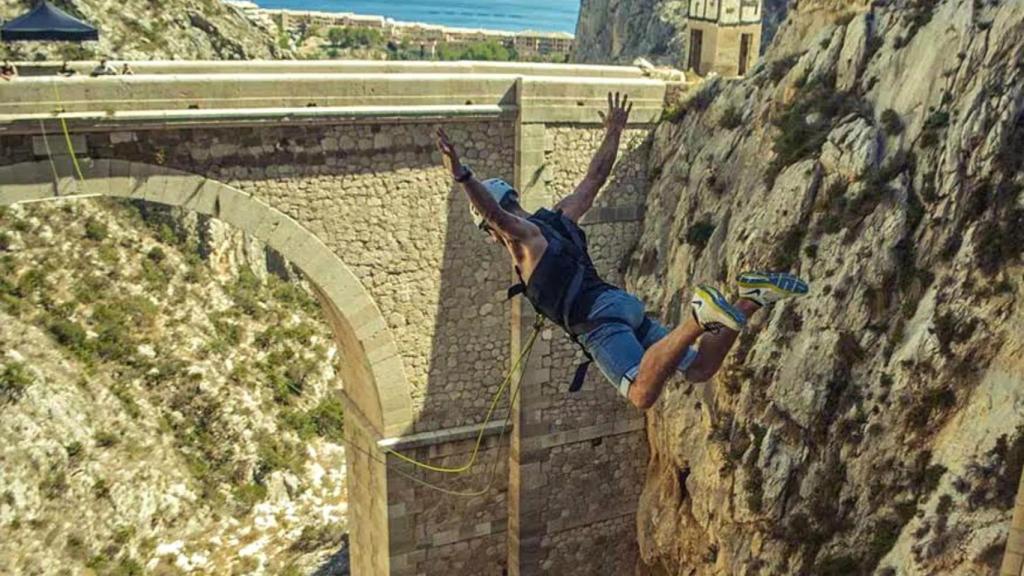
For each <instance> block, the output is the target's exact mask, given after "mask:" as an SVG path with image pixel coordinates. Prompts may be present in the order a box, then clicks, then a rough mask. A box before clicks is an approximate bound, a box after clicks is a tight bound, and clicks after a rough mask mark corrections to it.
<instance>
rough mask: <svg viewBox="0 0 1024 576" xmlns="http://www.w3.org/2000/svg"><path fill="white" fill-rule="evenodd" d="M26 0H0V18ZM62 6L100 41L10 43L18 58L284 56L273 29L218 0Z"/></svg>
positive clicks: (71, 0) (21, 8)
mask: <svg viewBox="0 0 1024 576" xmlns="http://www.w3.org/2000/svg"><path fill="white" fill-rule="evenodd" d="M34 4H35V2H34V1H32V0H0V21H4V20H9V19H11V18H14V17H16V16H18V15H20V14H23V13H24V12H26V11H28V10H29V9H30V8H31V7H32V6H33V5H34ZM54 4H55V5H57V6H58V7H60V8H61V9H62V10H64V11H66V12H68V13H69V14H72V15H74V16H76V17H78V18H82V19H84V20H85V21H87V22H89V23H91V24H92V25H93V26H96V27H97V28H98V29H99V30H100V41H99V43H98V44H97V43H96V42H89V43H86V44H84V45H82V46H78V45H69V44H61V43H52V42H51V43H16V44H10V45H7V46H5V47H4V48H5V49H6V50H7V52H8V55H9V56H10V57H11V58H14V59H18V60H42V59H48V60H61V59H88V58H100V57H107V58H113V59H120V60H160V59H167V60H246V59H260V58H280V57H286V56H287V52H286V51H283V50H281V49H280V48H279V47H278V42H277V32H276V30H270V29H268V28H266V27H264V26H263V25H262V24H260V23H258V22H253V21H250V20H249V19H248V18H246V17H245V16H243V15H242V14H241V13H240V12H238V11H237V10H235V9H234V8H231V7H230V6H227V5H226V4H224V3H223V2H221V1H220V0H163V1H160V2H154V1H151V0H63V1H58V2H55V3H54Z"/></svg>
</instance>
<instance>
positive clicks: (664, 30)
mask: <svg viewBox="0 0 1024 576" xmlns="http://www.w3.org/2000/svg"><path fill="white" fill-rule="evenodd" d="M786 3H787V0H764V2H763V11H764V24H763V26H764V27H763V32H762V37H761V49H762V51H763V50H764V49H765V48H766V47H767V46H768V45H769V44H770V43H771V40H772V37H773V36H774V35H775V31H776V30H777V29H778V27H779V25H780V24H781V23H782V22H783V21H784V20H785V18H786ZM689 4H690V3H689V0H582V1H581V3H580V16H579V20H578V21H577V23H576V48H575V50H574V51H573V61H574V62H580V63H585V64H630V63H631V62H633V60H635V59H636V58H645V59H647V60H650V61H651V62H654V63H655V64H659V65H664V66H674V67H677V68H684V67H685V64H686V42H687V38H686V30H687V28H686V16H687V14H688V12H689Z"/></svg>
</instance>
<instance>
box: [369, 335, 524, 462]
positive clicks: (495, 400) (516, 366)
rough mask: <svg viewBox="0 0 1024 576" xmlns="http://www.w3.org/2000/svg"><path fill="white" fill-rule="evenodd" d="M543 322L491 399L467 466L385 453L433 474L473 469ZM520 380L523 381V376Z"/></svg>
mask: <svg viewBox="0 0 1024 576" xmlns="http://www.w3.org/2000/svg"><path fill="white" fill-rule="evenodd" d="M542 322H543V319H542V317H539V316H538V321H537V322H536V323H535V324H534V328H533V334H532V335H531V336H530V339H529V341H528V342H527V343H526V346H525V347H524V348H523V351H522V353H521V354H519V358H517V359H516V361H515V364H513V365H512V368H511V369H510V370H509V371H508V374H507V375H506V376H505V380H504V381H503V382H502V383H501V386H499V387H498V392H497V393H496V394H495V395H494V398H493V399H491V405H490V407H489V408H488V409H487V415H486V416H485V417H484V421H483V423H481V424H480V431H479V433H477V436H476V445H475V446H474V447H473V453H472V454H470V457H469V460H468V461H466V463H465V464H463V465H461V466H454V467H447V466H434V465H433V464H428V463H426V462H422V461H420V460H416V459H415V458H412V457H410V456H406V455H405V454H402V453H401V452H397V451H395V450H391V449H386V450H385V452H387V453H388V454H391V455H392V456H395V457H396V458H398V459H399V460H403V461H405V462H408V463H409V464H412V465H414V466H417V467H419V468H423V469H425V470H430V471H432V472H441V473H444V474H462V473H464V472H466V471H467V470H469V469H470V468H472V467H473V463H474V462H476V457H477V454H479V452H480V445H481V444H482V443H483V439H484V429H485V428H486V427H487V424H488V423H490V421H491V416H493V414H494V409H495V408H496V407H497V406H498V400H500V399H501V394H502V393H503V392H504V391H505V389H506V388H508V385H509V384H510V383H511V381H512V378H513V376H514V375H515V374H516V372H518V371H519V367H520V365H521V364H522V361H523V358H525V357H527V356H529V355H530V353H531V352H532V351H533V345H534V343H535V342H536V341H537V336H538V335H540V325H541V323H542ZM520 380H522V376H521V375H520Z"/></svg>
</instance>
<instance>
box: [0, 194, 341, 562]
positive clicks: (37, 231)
mask: <svg viewBox="0 0 1024 576" xmlns="http://www.w3.org/2000/svg"><path fill="white" fill-rule="evenodd" d="M241 236H242V235H241V233H239V232H236V231H232V230H230V229H227V228H226V227H225V226H224V225H223V224H221V223H218V222H216V221H206V222H197V221H196V218H195V216H192V217H191V218H182V217H180V216H179V215H177V214H174V213H169V212H168V211H167V209H159V208H157V207H155V206H154V205H148V204H141V205H125V204H122V203H119V202H111V201H78V202H65V203H50V204H34V205H29V206H16V207H13V208H8V209H0V438H2V440H3V442H2V446H0V527H2V528H0V530H2V533H3V538H0V573H3V574H72V573H74V574H79V573H82V574H96V575H100V576H103V575H106V574H142V573H153V574H191V573H203V574H231V573H234V574H261V573H262V574H300V573H302V574H308V573H312V572H313V571H314V570H317V569H320V571H319V572H317V573H318V574H338V573H345V558H344V556H343V555H342V556H341V557H338V558H333V559H332V556H334V555H335V554H337V553H338V552H339V550H342V549H343V539H344V534H345V532H346V523H345V516H346V508H347V505H346V502H347V500H346V496H345V492H344V450H343V448H342V447H341V442H342V439H341V434H342V425H343V416H342V411H341V405H340V403H339V402H338V401H337V400H336V399H334V397H333V396H332V394H331V390H332V389H333V387H334V386H335V378H334V371H333V368H332V364H331V362H330V359H331V358H332V357H333V355H334V348H333V340H332V338H331V334H330V331H329V329H328V328H327V327H326V324H325V323H324V322H323V321H322V319H321V318H320V317H319V307H318V304H317V303H316V302H315V301H314V300H313V299H312V298H311V297H310V296H309V295H308V294H307V293H306V291H305V290H304V289H303V288H302V287H301V284H297V283H294V282H283V281H280V280H278V279H277V278H276V277H275V276H272V275H268V274H267V273H266V269H265V267H264V266H262V262H263V258H262V256H263V249H262V246H258V245H254V244H253V243H252V242H251V241H249V240H247V239H245V238H243V237H241ZM250 263H258V264H261V266H258V267H256V268H255V270H253V269H252V268H251V267H250ZM272 268H273V266H272Z"/></svg>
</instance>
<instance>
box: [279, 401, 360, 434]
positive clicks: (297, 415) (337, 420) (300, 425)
mask: <svg viewBox="0 0 1024 576" xmlns="http://www.w3.org/2000/svg"><path fill="white" fill-rule="evenodd" d="M282 419H283V420H284V423H285V425H286V426H287V427H289V428H291V429H292V430H295V432H296V433H297V434H298V435H299V438H301V439H303V440H309V439H310V438H312V437H314V436H319V437H321V438H324V439H326V440H329V441H331V442H334V443H336V444H341V443H343V442H344V440H345V409H344V406H343V405H342V403H341V401H340V400H338V399H337V398H336V397H335V396H333V395H329V396H327V397H326V398H324V399H322V400H321V401H320V402H319V403H318V404H317V405H316V406H314V407H313V408H311V409H309V410H307V411H301V410H286V411H284V412H283V413H282Z"/></svg>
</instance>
